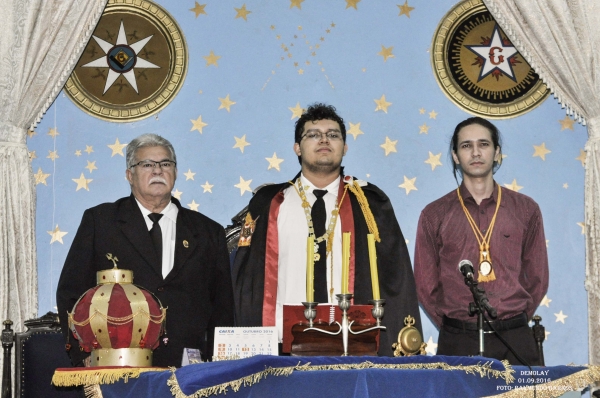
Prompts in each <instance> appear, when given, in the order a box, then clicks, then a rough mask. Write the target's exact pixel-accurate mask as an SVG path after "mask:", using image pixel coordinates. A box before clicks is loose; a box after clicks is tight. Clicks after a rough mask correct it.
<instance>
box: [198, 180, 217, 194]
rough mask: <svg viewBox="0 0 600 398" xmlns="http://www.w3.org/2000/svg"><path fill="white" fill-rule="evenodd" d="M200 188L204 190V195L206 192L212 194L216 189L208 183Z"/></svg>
mask: <svg viewBox="0 0 600 398" xmlns="http://www.w3.org/2000/svg"><path fill="white" fill-rule="evenodd" d="M200 186H201V187H202V188H203V189H204V191H202V193H206V192H210V193H212V188H213V187H214V185H211V184H209V183H208V181H206V182H205V183H204V185H200Z"/></svg>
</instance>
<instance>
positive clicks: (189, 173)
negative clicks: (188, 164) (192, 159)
mask: <svg viewBox="0 0 600 398" xmlns="http://www.w3.org/2000/svg"><path fill="white" fill-rule="evenodd" d="M183 175H184V176H185V180H186V181H187V180H192V181H193V180H194V176H195V175H196V173H192V170H191V169H188V171H187V173H183Z"/></svg>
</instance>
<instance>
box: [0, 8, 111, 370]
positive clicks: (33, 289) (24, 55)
mask: <svg viewBox="0 0 600 398" xmlns="http://www.w3.org/2000/svg"><path fill="white" fill-rule="evenodd" d="M106 1H107V0H0V26H1V27H2V35H1V36H0V192H1V193H2V194H1V195H0V231H2V233H1V234H0V317H1V319H2V320H4V319H11V320H12V321H13V323H14V326H13V328H14V329H15V330H16V331H20V330H22V328H23V322H24V321H25V320H26V319H30V318H32V317H35V316H37V309H38V301H37V296H38V295H37V282H38V281H37V256H36V242H35V219H36V217H35V197H36V196H35V182H34V178H33V174H32V170H31V163H30V159H29V154H28V151H27V146H26V136H27V129H28V128H29V129H33V128H34V127H35V125H36V124H37V122H39V121H40V119H41V117H42V115H43V114H44V112H45V111H46V110H47V109H48V107H49V106H50V105H51V104H52V102H53V101H54V99H55V98H56V96H57V95H58V93H59V92H60V90H61V89H62V86H63V85H64V83H65V81H66V79H67V78H68V77H69V74H70V73H71V70H72V69H73V67H74V66H75V63H76V62H77V60H78V59H79V56H80V55H81V52H82V51H83V49H84V47H85V45H86V43H87V42H88V40H89V38H90V37H91V34H92V32H93V29H94V27H95V26H96V24H97V22H98V20H99V18H100V16H101V15H102V11H103V10H104V6H105V5H106ZM1 365H2V358H1V357H0V368H1Z"/></svg>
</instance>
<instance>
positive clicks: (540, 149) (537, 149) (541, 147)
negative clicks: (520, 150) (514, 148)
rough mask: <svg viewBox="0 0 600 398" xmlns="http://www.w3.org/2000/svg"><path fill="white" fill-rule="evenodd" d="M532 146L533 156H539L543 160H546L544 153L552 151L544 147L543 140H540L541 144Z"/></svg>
mask: <svg viewBox="0 0 600 398" xmlns="http://www.w3.org/2000/svg"><path fill="white" fill-rule="evenodd" d="M533 148H534V149H535V151H534V153H533V157H536V156H539V157H540V158H542V160H544V161H545V160H546V155H547V154H549V153H550V152H552V151H551V150H549V149H547V148H546V143H545V142H542V145H534V146H533Z"/></svg>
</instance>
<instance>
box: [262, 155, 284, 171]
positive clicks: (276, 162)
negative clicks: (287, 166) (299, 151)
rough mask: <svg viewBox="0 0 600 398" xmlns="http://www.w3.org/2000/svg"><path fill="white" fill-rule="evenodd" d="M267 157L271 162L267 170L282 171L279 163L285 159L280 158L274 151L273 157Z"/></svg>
mask: <svg viewBox="0 0 600 398" xmlns="http://www.w3.org/2000/svg"><path fill="white" fill-rule="evenodd" d="M265 159H266V160H267V162H269V168H268V169H267V170H271V169H276V170H277V171H281V169H280V168H279V165H280V164H281V162H283V159H280V158H278V157H277V154H276V153H275V152H273V157H271V158H265Z"/></svg>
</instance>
